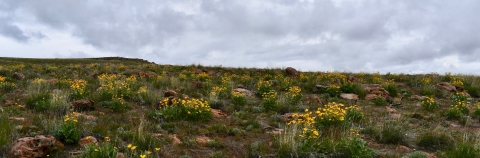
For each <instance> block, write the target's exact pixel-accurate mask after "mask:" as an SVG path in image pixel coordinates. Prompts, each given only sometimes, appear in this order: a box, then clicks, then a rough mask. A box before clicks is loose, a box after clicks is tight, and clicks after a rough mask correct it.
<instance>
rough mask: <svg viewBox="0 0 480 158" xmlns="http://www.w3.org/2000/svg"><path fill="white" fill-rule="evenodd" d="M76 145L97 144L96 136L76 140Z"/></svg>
mask: <svg viewBox="0 0 480 158" xmlns="http://www.w3.org/2000/svg"><path fill="white" fill-rule="evenodd" d="M78 145H80V146H82V147H85V145H98V141H97V138H95V137H92V136H86V137H84V138H82V139H80V140H79V141H78Z"/></svg>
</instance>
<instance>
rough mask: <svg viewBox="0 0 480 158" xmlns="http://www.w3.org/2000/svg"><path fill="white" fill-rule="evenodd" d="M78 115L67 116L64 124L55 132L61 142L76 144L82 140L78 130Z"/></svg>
mask: <svg viewBox="0 0 480 158" xmlns="http://www.w3.org/2000/svg"><path fill="white" fill-rule="evenodd" d="M77 117H78V113H76V112H73V113H71V114H70V115H66V116H65V118H64V120H63V122H64V123H63V124H62V125H60V127H59V129H57V131H56V132H55V137H56V138H57V139H59V140H60V141H63V142H65V143H67V144H75V143H77V142H78V140H80V137H81V135H80V130H79V129H78V126H77V123H78V120H77Z"/></svg>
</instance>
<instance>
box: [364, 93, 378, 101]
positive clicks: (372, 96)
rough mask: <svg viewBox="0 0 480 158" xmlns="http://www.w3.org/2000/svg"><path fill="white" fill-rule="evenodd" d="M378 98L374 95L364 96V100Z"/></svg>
mask: <svg viewBox="0 0 480 158" xmlns="http://www.w3.org/2000/svg"><path fill="white" fill-rule="evenodd" d="M377 97H378V95H376V94H367V95H366V96H365V100H373V99H376V98H377Z"/></svg>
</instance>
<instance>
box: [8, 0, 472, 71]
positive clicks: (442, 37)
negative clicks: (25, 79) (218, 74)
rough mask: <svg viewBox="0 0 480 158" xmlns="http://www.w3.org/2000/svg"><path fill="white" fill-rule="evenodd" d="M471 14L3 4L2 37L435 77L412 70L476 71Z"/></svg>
mask: <svg viewBox="0 0 480 158" xmlns="http://www.w3.org/2000/svg"><path fill="white" fill-rule="evenodd" d="M478 10H480V1H475V0H466V1H447V0H439V1H415V0H406V1H381V0H363V1H348V2H346V1H331V0H311V1H309V0H303V1H300V0H298V1H297V0H271V1H244V0H232V1H212V0H188V1H181V2H180V1H174V0H165V1H154V0H147V1H139V2H137V1H136V2H130V1H118V2H115V3H111V2H101V1H58V0H46V1H14V0H7V1H6V2H5V3H4V4H0V13H1V14H0V18H3V19H0V20H2V22H0V35H2V36H5V37H8V38H12V39H15V40H16V41H19V42H23V43H25V42H28V41H29V40H30V39H43V38H45V37H50V36H49V34H48V33H46V32H42V30H41V29H39V30H35V29H29V30H26V29H22V27H20V26H18V25H17V24H22V23H33V24H36V25H39V26H46V27H48V28H49V29H53V30H61V31H64V32H68V33H69V35H71V36H74V37H76V38H79V39H80V40H81V41H82V42H83V44H85V45H89V46H93V47H94V48H95V49H97V50H100V51H104V52H108V53H113V54H117V55H118V56H126V57H138V58H145V59H148V60H151V61H155V62H157V63H171V64H191V63H200V64H206V65H209V64H211V65H229V66H240V67H243V66H247V67H248V66H259V65H261V66H267V67H268V66H292V65H284V64H300V65H293V66H296V67H299V68H301V69H305V70H306V69H308V70H330V69H335V70H341V71H375V70H382V71H389V70H392V71H401V70H402V68H403V69H405V71H415V72H417V71H429V70H433V69H434V68H430V67H429V68H425V67H419V66H418V65H419V64H430V65H435V64H433V63H437V65H436V66H437V67H441V66H445V67H449V66H448V64H446V65H442V64H438V62H444V61H447V60H446V59H449V60H450V59H452V58H453V57H454V56H455V57H457V58H458V60H459V62H461V63H465V64H470V63H472V64H475V63H477V64H480V63H478V61H476V59H478V57H480V42H478V41H480V36H478V34H480V32H479V29H478V26H480V19H479V18H478V15H477V12H478ZM18 19H21V20H18ZM31 19H33V20H31ZM51 40H55V39H51ZM72 51H77V52H81V50H72ZM66 53H69V52H66ZM457 58H456V59H457ZM444 59H445V60H444ZM302 61H303V62H302ZM302 63H304V64H302ZM450 65H452V64H450ZM408 69H415V70H408ZM458 69H461V68H458Z"/></svg>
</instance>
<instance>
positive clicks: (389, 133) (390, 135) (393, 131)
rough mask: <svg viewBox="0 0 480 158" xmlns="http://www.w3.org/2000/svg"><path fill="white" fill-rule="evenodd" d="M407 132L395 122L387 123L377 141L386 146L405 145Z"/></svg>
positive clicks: (378, 134) (376, 137) (382, 127)
mask: <svg viewBox="0 0 480 158" xmlns="http://www.w3.org/2000/svg"><path fill="white" fill-rule="evenodd" d="M405 133H406V131H405V129H404V128H403V127H402V125H400V124H398V123H393V122H386V123H385V124H383V125H382V126H381V127H380V130H379V131H378V133H376V135H375V139H376V140H377V141H378V142H380V143H384V144H405V143H406V134H405Z"/></svg>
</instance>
